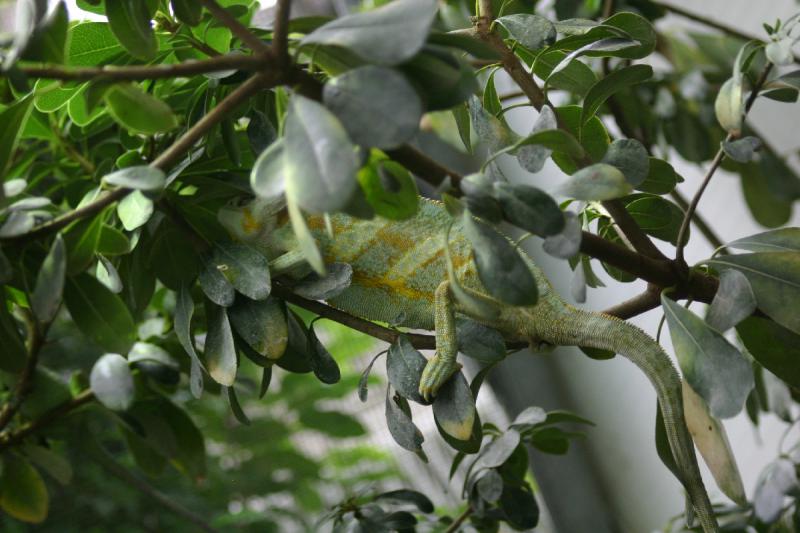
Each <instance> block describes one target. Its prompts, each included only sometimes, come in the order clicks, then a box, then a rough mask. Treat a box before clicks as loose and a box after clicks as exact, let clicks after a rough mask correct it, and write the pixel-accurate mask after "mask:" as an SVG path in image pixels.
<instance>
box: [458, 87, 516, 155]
mask: <svg viewBox="0 0 800 533" xmlns="http://www.w3.org/2000/svg"><path fill="white" fill-rule="evenodd" d="M468 109H469V117H470V122H471V123H472V128H473V129H474V130H475V135H476V136H477V141H479V142H481V143H483V144H485V145H486V147H487V148H488V149H489V151H490V152H500V151H501V150H503V149H504V148H507V147H509V146H510V145H511V144H513V143H514V142H515V141H516V137H517V136H516V135H515V134H514V132H512V131H511V130H509V129H508V127H506V125H505V124H503V122H501V121H500V119H498V118H497V117H495V116H494V115H491V114H490V113H489V112H488V111H486V109H484V108H483V104H481V101H480V100H479V99H478V98H477V97H476V96H473V97H472V98H470V99H469V107H468ZM508 150H511V148H508Z"/></svg>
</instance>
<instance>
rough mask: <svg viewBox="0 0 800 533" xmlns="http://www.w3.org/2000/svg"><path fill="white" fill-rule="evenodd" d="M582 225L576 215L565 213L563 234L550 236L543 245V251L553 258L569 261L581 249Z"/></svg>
mask: <svg viewBox="0 0 800 533" xmlns="http://www.w3.org/2000/svg"><path fill="white" fill-rule="evenodd" d="M582 237H583V233H582V231H581V223H580V221H579V220H578V216H577V215H576V214H575V213H572V212H570V211H567V212H566V213H564V229H563V230H562V231H561V233H558V234H556V235H550V236H548V237H547V238H546V239H545V240H544V243H542V249H543V250H544V251H545V252H547V253H548V254H550V255H552V256H553V257H558V258H559V259H569V258H570V257H573V256H574V255H575V254H577V253H578V252H579V251H580V249H581V238H582Z"/></svg>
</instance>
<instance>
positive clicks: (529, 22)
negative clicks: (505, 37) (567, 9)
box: [497, 13, 556, 50]
mask: <svg viewBox="0 0 800 533" xmlns="http://www.w3.org/2000/svg"><path fill="white" fill-rule="evenodd" d="M497 23H498V24H500V25H501V26H503V27H504V28H505V29H506V31H507V32H508V34H509V35H510V36H511V37H512V38H514V39H515V40H516V41H517V42H518V43H519V44H521V45H522V46H524V47H525V48H527V49H529V50H538V49H540V48H543V47H545V46H548V45H550V44H553V41H555V40H556V28H555V26H554V25H553V23H552V22H550V21H549V20H547V19H546V18H544V17H543V16H541V15H537V14H535V13H534V14H528V13H515V14H513V15H506V16H505V17H500V18H498V19H497Z"/></svg>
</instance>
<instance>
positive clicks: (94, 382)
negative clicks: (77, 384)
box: [89, 353, 134, 411]
mask: <svg viewBox="0 0 800 533" xmlns="http://www.w3.org/2000/svg"><path fill="white" fill-rule="evenodd" d="M89 384H90V386H91V387H92V392H93V393H94V395H95V397H96V398H97V399H98V401H99V402H100V403H102V404H103V405H105V406H106V407H108V408H109V409H113V410H114V411H124V410H125V409H127V408H128V407H130V406H131V404H132V403H133V397H134V388H133V375H132V374H131V369H130V367H128V361H126V360H125V358H124V357H122V356H121V355H119V354H115V353H107V354H105V355H103V356H102V357H101V358H100V359H98V360H97V362H95V364H94V366H93V367H92V372H91V374H90V375H89Z"/></svg>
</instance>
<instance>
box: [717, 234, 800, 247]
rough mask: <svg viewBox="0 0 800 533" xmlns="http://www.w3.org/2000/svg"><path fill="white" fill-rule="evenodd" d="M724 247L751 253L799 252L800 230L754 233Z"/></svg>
mask: <svg viewBox="0 0 800 533" xmlns="http://www.w3.org/2000/svg"><path fill="white" fill-rule="evenodd" d="M725 246H727V247H728V248H737V249H740V250H749V251H751V252H790V251H794V252H800V228H780V229H776V230H772V231H765V232H763V233H756V234H755V235H750V236H749V237H743V238H741V239H737V240H735V241H733V242H730V243H728V244H726V245H725Z"/></svg>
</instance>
